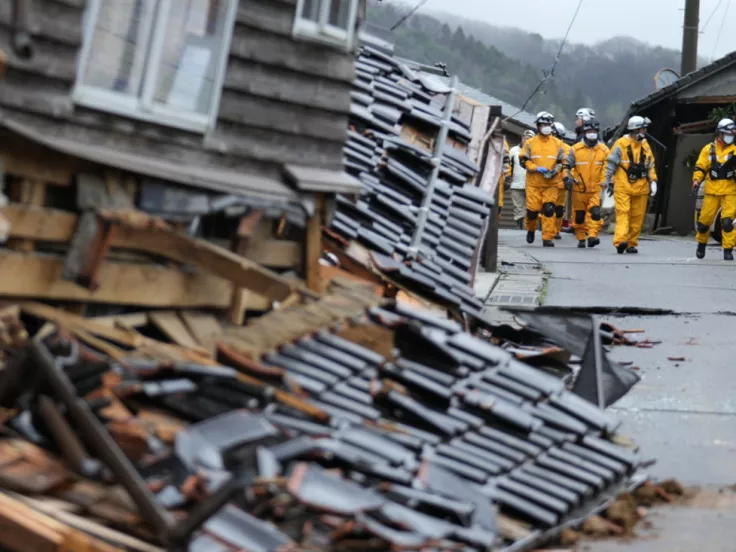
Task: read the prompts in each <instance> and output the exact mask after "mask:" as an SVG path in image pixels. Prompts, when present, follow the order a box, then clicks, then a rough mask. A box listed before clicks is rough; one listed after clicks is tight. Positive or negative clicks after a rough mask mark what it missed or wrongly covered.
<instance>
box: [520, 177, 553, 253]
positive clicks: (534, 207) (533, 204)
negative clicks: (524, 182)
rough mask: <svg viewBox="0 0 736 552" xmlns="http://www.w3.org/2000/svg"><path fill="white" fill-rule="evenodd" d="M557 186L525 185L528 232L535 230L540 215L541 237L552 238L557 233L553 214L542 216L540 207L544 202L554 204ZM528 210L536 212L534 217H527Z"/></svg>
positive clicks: (541, 207) (544, 238)
mask: <svg viewBox="0 0 736 552" xmlns="http://www.w3.org/2000/svg"><path fill="white" fill-rule="evenodd" d="M557 191H558V190H557V187H556V186H545V187H544V188H542V187H539V186H527V187H526V210H527V216H526V229H527V231H528V232H534V231H536V230H537V224H538V222H539V217H542V239H543V240H553V239H554V238H555V236H556V235H557V226H556V223H555V214H554V212H553V213H552V216H549V217H546V216H544V214H543V212H542V209H543V206H544V204H545V203H551V204H552V205H554V204H555V203H556V201H557ZM529 212H532V213H537V216H536V217H535V218H533V219H532V218H529Z"/></svg>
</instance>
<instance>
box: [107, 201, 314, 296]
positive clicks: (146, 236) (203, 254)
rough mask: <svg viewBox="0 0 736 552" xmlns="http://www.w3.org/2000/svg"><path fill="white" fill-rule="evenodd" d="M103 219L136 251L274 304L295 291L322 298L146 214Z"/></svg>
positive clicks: (251, 262) (137, 213)
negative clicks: (197, 269) (226, 282)
mask: <svg viewBox="0 0 736 552" xmlns="http://www.w3.org/2000/svg"><path fill="white" fill-rule="evenodd" d="M100 217H102V218H103V219H104V220H109V221H111V222H115V223H117V224H118V225H119V226H118V231H117V232H116V235H117V236H118V237H119V238H120V239H121V240H122V241H123V242H125V243H132V244H135V245H134V247H132V248H133V249H136V250H138V251H145V252H146V253H150V254H153V255H159V256H161V257H165V258H168V259H172V260H174V261H177V262H180V263H184V264H190V265H195V266H200V267H202V268H204V269H206V270H208V271H210V272H212V273H214V274H217V275H218V276H220V277H222V278H225V279H226V280H229V281H230V282H232V283H234V284H235V285H237V286H239V287H242V288H245V289H249V290H252V291H254V292H256V293H258V294H259V295H263V296H264V297H268V298H269V299H272V300H273V301H283V300H284V299H286V298H287V297H289V296H290V295H291V294H292V293H294V292H297V293H299V294H301V295H304V296H306V297H310V298H314V299H317V298H318V297H319V294H318V293H314V292H312V291H310V290H309V289H307V288H306V287H304V286H303V285H302V284H301V283H300V282H299V281H297V280H293V279H289V278H285V277H283V276H280V275H278V274H276V273H275V272H273V271H271V270H268V269H266V268H263V267H262V266H260V265H259V264H257V263H254V262H253V261H250V260H248V259H245V258H243V257H241V256H240V255H238V254H236V253H233V252H231V251H228V250H227V249H224V248H222V247H219V246H217V245H214V244H212V243H209V242H207V241H205V240H200V239H194V238H190V237H189V236H186V235H184V234H180V233H178V232H174V231H173V230H170V229H168V228H166V227H165V226H164V225H162V224H160V223H159V222H158V221H156V219H153V218H151V217H148V216H147V215H146V214H145V213H139V212H130V213H114V212H109V211H108V212H105V211H101V212H100ZM116 240H117V238H116Z"/></svg>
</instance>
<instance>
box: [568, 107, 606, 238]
mask: <svg viewBox="0 0 736 552" xmlns="http://www.w3.org/2000/svg"><path fill="white" fill-rule="evenodd" d="M581 129H582V132H581V136H582V137H583V139H582V141H580V142H578V143H576V144H575V145H574V146H573V147H572V148H571V150H570V153H569V154H568V156H567V161H566V163H565V177H564V180H565V188H566V189H567V190H570V191H572V210H573V225H572V226H573V228H574V229H575V237H576V238H577V239H578V247H579V248H580V249H584V248H585V246H586V242H585V240H586V238H587V240H588V241H587V246H588V247H595V246H596V245H598V244H599V243H601V240H600V239H599V238H598V234H599V233H600V231H601V228H602V227H603V220H602V216H601V191H602V190H603V186H604V183H605V181H606V159H608V155H609V154H610V150H609V149H608V147H607V146H606V145H605V144H604V143H603V142H601V141H600V139H599V137H600V129H601V125H600V123H599V122H598V121H596V120H595V119H589V120H587V121H585V122H584V123H583V125H582V126H581Z"/></svg>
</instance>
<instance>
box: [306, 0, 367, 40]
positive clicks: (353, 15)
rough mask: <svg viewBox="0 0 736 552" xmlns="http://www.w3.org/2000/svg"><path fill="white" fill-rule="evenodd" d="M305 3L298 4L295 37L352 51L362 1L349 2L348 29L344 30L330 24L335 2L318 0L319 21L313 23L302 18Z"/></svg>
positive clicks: (352, 0)
mask: <svg viewBox="0 0 736 552" xmlns="http://www.w3.org/2000/svg"><path fill="white" fill-rule="evenodd" d="M305 1H306V0H297V2H296V13H295V17H294V36H296V37H299V38H305V39H308V40H314V41H316V42H321V43H324V44H329V45H332V46H338V47H340V48H343V49H345V50H351V49H352V48H353V45H354V41H355V27H356V25H357V18H358V4H359V3H360V0H349V1H350V5H349V7H348V28H347V29H342V28H340V27H337V26H336V25H330V23H329V18H330V8H331V7H332V2H333V0H317V1H318V2H319V8H320V12H319V21H312V20H310V19H306V18H304V17H302V12H303V10H304V3H305Z"/></svg>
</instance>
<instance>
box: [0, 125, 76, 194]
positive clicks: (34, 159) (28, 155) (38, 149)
mask: <svg viewBox="0 0 736 552" xmlns="http://www.w3.org/2000/svg"><path fill="white" fill-rule="evenodd" d="M6 136H8V134H7V133H3V138H5V137H6ZM0 157H1V158H2V160H3V163H4V165H5V172H6V173H7V174H11V175H13V176H17V177H20V178H27V179H31V180H38V181H40V182H46V183H47V184H54V185H57V186H69V185H70V184H71V183H72V178H73V176H74V174H75V173H76V172H78V171H80V170H83V169H84V168H86V167H87V166H88V165H89V164H88V163H86V162H84V161H82V160H78V159H75V158H73V157H69V156H68V155H63V154H61V153H59V152H56V151H53V150H51V149H49V148H44V147H43V146H39V145H38V144H34V143H33V142H31V141H29V140H24V139H22V138H19V137H17V136H13V138H12V139H11V140H6V139H3V148H2V152H0Z"/></svg>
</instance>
